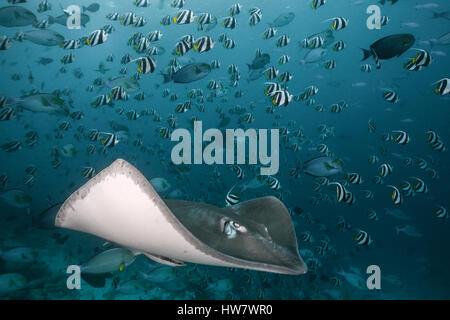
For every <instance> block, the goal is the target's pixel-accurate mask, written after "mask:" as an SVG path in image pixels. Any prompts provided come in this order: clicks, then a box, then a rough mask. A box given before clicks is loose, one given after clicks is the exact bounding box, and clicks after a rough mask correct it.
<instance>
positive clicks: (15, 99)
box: [6, 96, 20, 105]
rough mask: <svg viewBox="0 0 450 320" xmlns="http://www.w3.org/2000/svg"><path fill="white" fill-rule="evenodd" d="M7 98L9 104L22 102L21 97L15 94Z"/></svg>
mask: <svg viewBox="0 0 450 320" xmlns="http://www.w3.org/2000/svg"><path fill="white" fill-rule="evenodd" d="M6 99H7V101H8V105H16V104H18V103H19V102H20V99H17V98H16V97H13V96H7V97H6Z"/></svg>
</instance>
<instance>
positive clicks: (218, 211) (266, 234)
mask: <svg viewBox="0 0 450 320" xmlns="http://www.w3.org/2000/svg"><path fill="white" fill-rule="evenodd" d="M55 225H56V226H57V227H63V228H68V229H72V230H77V231H81V232H86V233H90V234H93V235H95V236H98V237H100V238H103V239H106V240H107V241H110V242H113V243H116V244H117V245H120V246H122V247H124V248H128V249H130V250H132V251H133V253H134V254H136V255H138V254H144V255H145V256H147V257H148V258H150V259H152V260H154V261H157V262H159V263H162V264H167V265H171V266H183V265H185V262H191V263H198V264H206V265H212V266H222V267H234V268H244V269H252V270H260V271H266V272H274V273H283V274H304V273H306V272H307V266H306V264H305V263H304V262H303V259H302V258H301V256H300V255H299V253H298V247H297V238H296V234H295V230H294V227H293V224H292V220H291V217H290V215H289V213H288V211H287V209H286V207H285V206H284V204H283V203H282V202H281V201H280V200H278V199H277V198H275V197H272V196H269V197H263V198H258V199H253V200H249V201H246V202H242V203H239V204H236V205H233V206H229V207H225V208H219V207H216V206H213V205H210V204H206V203H199V202H190V201H183V200H163V199H162V198H161V197H160V196H159V195H158V193H157V192H156V191H155V189H154V188H153V187H152V185H151V184H150V182H149V181H148V180H147V179H146V178H145V177H144V176H143V175H142V173H141V172H139V170H138V169H137V168H135V167H134V166H132V165H131V164H130V163H128V162H127V161H125V160H123V159H117V160H116V161H114V162H113V163H112V164H111V165H110V166H109V167H107V168H105V169H104V170H102V171H101V172H99V173H98V174H97V175H96V176H95V177H93V178H92V179H90V180H89V181H88V182H87V183H86V184H85V185H83V186H82V187H81V188H80V189H78V190H77V191H75V192H74V193H73V194H72V195H71V196H70V197H69V198H68V199H67V200H66V201H65V202H64V203H63V205H62V206H61V208H60V209H59V211H58V213H57V215H56V218H55Z"/></svg>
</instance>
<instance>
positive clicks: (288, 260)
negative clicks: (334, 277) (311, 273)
mask: <svg viewBox="0 0 450 320" xmlns="http://www.w3.org/2000/svg"><path fill="white" fill-rule="evenodd" d="M227 209H228V210H230V211H232V212H233V213H235V214H237V215H238V216H241V217H242V218H245V219H246V220H250V221H253V222H254V223H257V224H259V225H261V226H262V227H263V229H264V230H265V232H267V234H268V235H269V237H270V239H271V243H273V245H275V246H276V247H277V250H274V252H273V253H272V254H271V260H272V261H271V262H272V264H274V265H277V266H279V267H281V268H285V269H286V273H292V274H304V273H306V272H307V270H308V269H307V266H306V264H305V262H304V261H303V259H302V257H301V256H300V254H299V253H298V247H297V237H296V235H295V229H294V226H293V224H292V220H291V216H290V215H289V212H288V210H287V209H286V207H285V206H284V204H283V203H282V202H281V201H280V200H279V199H277V198H276V197H273V196H269V197H264V198H259V199H253V200H249V201H245V202H241V203H239V204H237V205H234V206H231V207H228V208H227ZM266 255H267V256H269V253H268V252H267V251H266ZM269 263H270V260H269Z"/></svg>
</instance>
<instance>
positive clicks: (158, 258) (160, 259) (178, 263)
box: [142, 252, 186, 267]
mask: <svg viewBox="0 0 450 320" xmlns="http://www.w3.org/2000/svg"><path fill="white" fill-rule="evenodd" d="M142 254H143V255H145V256H146V257H147V258H149V259H151V260H153V261H155V262H158V263H161V264H165V265H168V266H171V267H183V266H185V265H186V263H184V262H183V261H179V260H175V259H172V258H168V257H162V256H157V255H154V254H150V253H147V252H142Z"/></svg>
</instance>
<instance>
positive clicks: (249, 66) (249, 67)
mask: <svg viewBox="0 0 450 320" xmlns="http://www.w3.org/2000/svg"><path fill="white" fill-rule="evenodd" d="M247 67H248V70H249V71H250V69H251V65H250V64H249V63H247Z"/></svg>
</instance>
